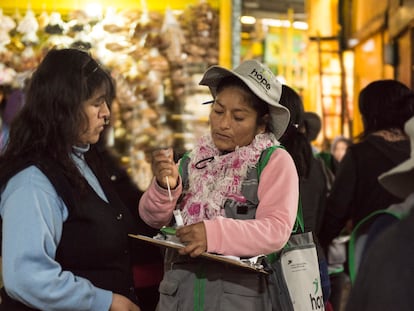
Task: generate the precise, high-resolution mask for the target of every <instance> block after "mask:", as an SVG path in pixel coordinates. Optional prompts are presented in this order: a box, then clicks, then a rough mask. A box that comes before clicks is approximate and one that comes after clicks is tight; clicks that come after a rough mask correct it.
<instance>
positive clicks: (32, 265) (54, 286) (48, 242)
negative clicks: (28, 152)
mask: <svg viewBox="0 0 414 311" xmlns="http://www.w3.org/2000/svg"><path fill="white" fill-rule="evenodd" d="M86 150H88V148H84V149H80V148H77V149H76V150H75V153H76V154H77V156H76V155H74V156H73V159H74V161H75V162H76V164H77V166H78V167H79V169H80V170H81V172H82V174H83V175H84V176H85V178H86V179H87V180H88V183H89V184H90V185H91V187H92V188H93V189H94V190H95V191H96V193H97V194H98V195H99V196H100V197H101V198H102V199H103V200H105V201H106V202H107V198H106V197H105V194H104V192H103V190H102V188H101V186H100V185H99V182H98V180H97V179H96V177H95V175H94V174H93V173H92V171H91V170H90V168H89V167H88V165H87V164H86V162H85V161H84V159H83V152H84V151H86ZM0 214H1V217H2V218H3V241H2V247H3V248H2V254H3V258H2V260H3V281H4V285H5V289H6V291H7V293H8V294H9V295H10V296H11V297H13V298H14V299H16V300H19V301H21V302H23V303H25V304H27V305H29V306H30V307H33V308H36V309H40V310H48V311H49V310H50V311H55V310H56V311H58V310H59V311H61V310H66V311H69V310H70V311H76V310H91V311H106V310H109V308H110V305H111V303H112V292H110V291H108V290H104V289H101V288H97V287H95V286H94V285H92V283H91V282H90V281H88V280H87V279H84V278H81V277H78V276H76V275H74V274H73V273H72V272H70V271H64V270H62V267H61V266H60V264H59V263H58V262H56V261H55V254H56V249H57V247H58V245H59V241H60V239H61V236H62V228H63V223H64V222H65V220H66V219H67V217H68V210H67V208H66V206H65V204H64V202H63V201H62V199H61V198H60V197H59V196H58V195H57V193H56V191H55V189H54V187H53V186H52V184H51V183H50V181H49V180H48V178H47V177H46V176H45V175H44V174H43V173H42V172H41V171H40V170H39V169H38V168H37V167H35V166H30V167H28V168H26V169H24V170H22V171H21V172H19V173H18V174H16V175H15V176H14V177H12V178H11V179H10V181H9V182H8V183H7V185H6V187H5V189H4V190H3V191H2V193H1V201H0Z"/></svg>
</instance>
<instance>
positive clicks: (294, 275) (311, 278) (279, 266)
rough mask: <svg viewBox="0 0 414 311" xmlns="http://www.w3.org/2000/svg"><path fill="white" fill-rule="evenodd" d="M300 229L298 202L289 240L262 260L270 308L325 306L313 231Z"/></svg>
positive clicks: (303, 310) (296, 310)
mask: <svg viewBox="0 0 414 311" xmlns="http://www.w3.org/2000/svg"><path fill="white" fill-rule="evenodd" d="M299 229H300V230H299ZM299 231H301V232H299ZM303 231H304V224H303V217H302V207H301V203H300V202H299V208H298V216H297V217H296V225H295V228H294V230H293V231H292V234H291V235H290V238H289V240H288V242H287V243H286V245H285V246H284V247H283V249H282V250H281V251H279V252H277V253H273V254H270V255H268V256H267V258H266V261H265V264H266V265H267V270H268V272H270V274H269V276H268V287H269V295H270V299H271V301H272V310H273V311H311V310H325V306H324V301H323V294H322V286H321V279H320V273H319V262H318V255H317V253H316V245H315V243H314V241H313V235H312V232H303Z"/></svg>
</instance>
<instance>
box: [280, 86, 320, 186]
mask: <svg viewBox="0 0 414 311" xmlns="http://www.w3.org/2000/svg"><path fill="white" fill-rule="evenodd" d="M279 102H280V104H281V105H283V106H285V107H286V108H288V109H289V112H290V121H289V125H288V127H287V129H286V131H285V133H284V134H283V136H282V137H281V138H280V142H281V144H282V145H283V146H285V148H286V150H287V152H289V154H290V155H291V156H292V158H293V161H294V162H295V165H296V170H297V172H298V175H299V177H300V178H307V177H308V176H309V172H310V167H311V165H312V157H313V152H312V146H311V144H310V142H309V140H308V138H307V136H306V135H305V133H304V131H302V130H301V128H302V127H304V109H303V103H302V99H301V98H300V96H299V94H298V93H296V91H294V90H293V89H292V88H290V87H288V86H287V85H282V95H281V97H280V101H279Z"/></svg>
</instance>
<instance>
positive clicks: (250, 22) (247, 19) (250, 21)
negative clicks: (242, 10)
mask: <svg viewBox="0 0 414 311" xmlns="http://www.w3.org/2000/svg"><path fill="white" fill-rule="evenodd" d="M240 22H241V23H242V24H245V25H253V24H256V18H255V17H254V16H248V15H243V16H242V17H240Z"/></svg>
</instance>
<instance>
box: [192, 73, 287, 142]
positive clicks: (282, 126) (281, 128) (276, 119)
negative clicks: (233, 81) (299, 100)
mask: <svg viewBox="0 0 414 311" xmlns="http://www.w3.org/2000/svg"><path fill="white" fill-rule="evenodd" d="M230 76H236V77H237V78H239V79H240V80H241V81H243V82H244V83H245V84H246V85H247V86H248V87H249V89H250V90H251V91H252V92H253V93H254V94H256V96H258V97H259V98H260V99H262V100H263V101H264V102H266V103H267V104H269V113H270V116H271V119H272V122H271V126H272V129H271V130H272V132H273V134H274V135H275V136H276V139H279V138H280V137H281V136H282V135H283V134H284V132H285V130H286V128H287V126H288V125H289V120H290V112H289V109H287V108H286V107H284V106H282V105H281V104H279V103H278V102H277V101H272V102H270V101H269V100H268V98H266V97H263V95H262V92H261V91H260V90H258V89H257V87H256V85H254V84H252V83H251V81H249V80H247V79H246V78H245V77H244V76H242V75H240V74H238V73H237V72H234V71H231V70H229V69H226V68H223V67H221V66H212V67H210V68H209V69H207V71H206V72H205V73H204V76H203V78H202V79H201V81H200V83H199V84H200V85H206V86H208V87H209V88H210V91H211V94H212V95H213V96H214V97H216V94H217V86H218V84H219V83H220V81H221V80H222V79H223V78H226V77H230Z"/></svg>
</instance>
